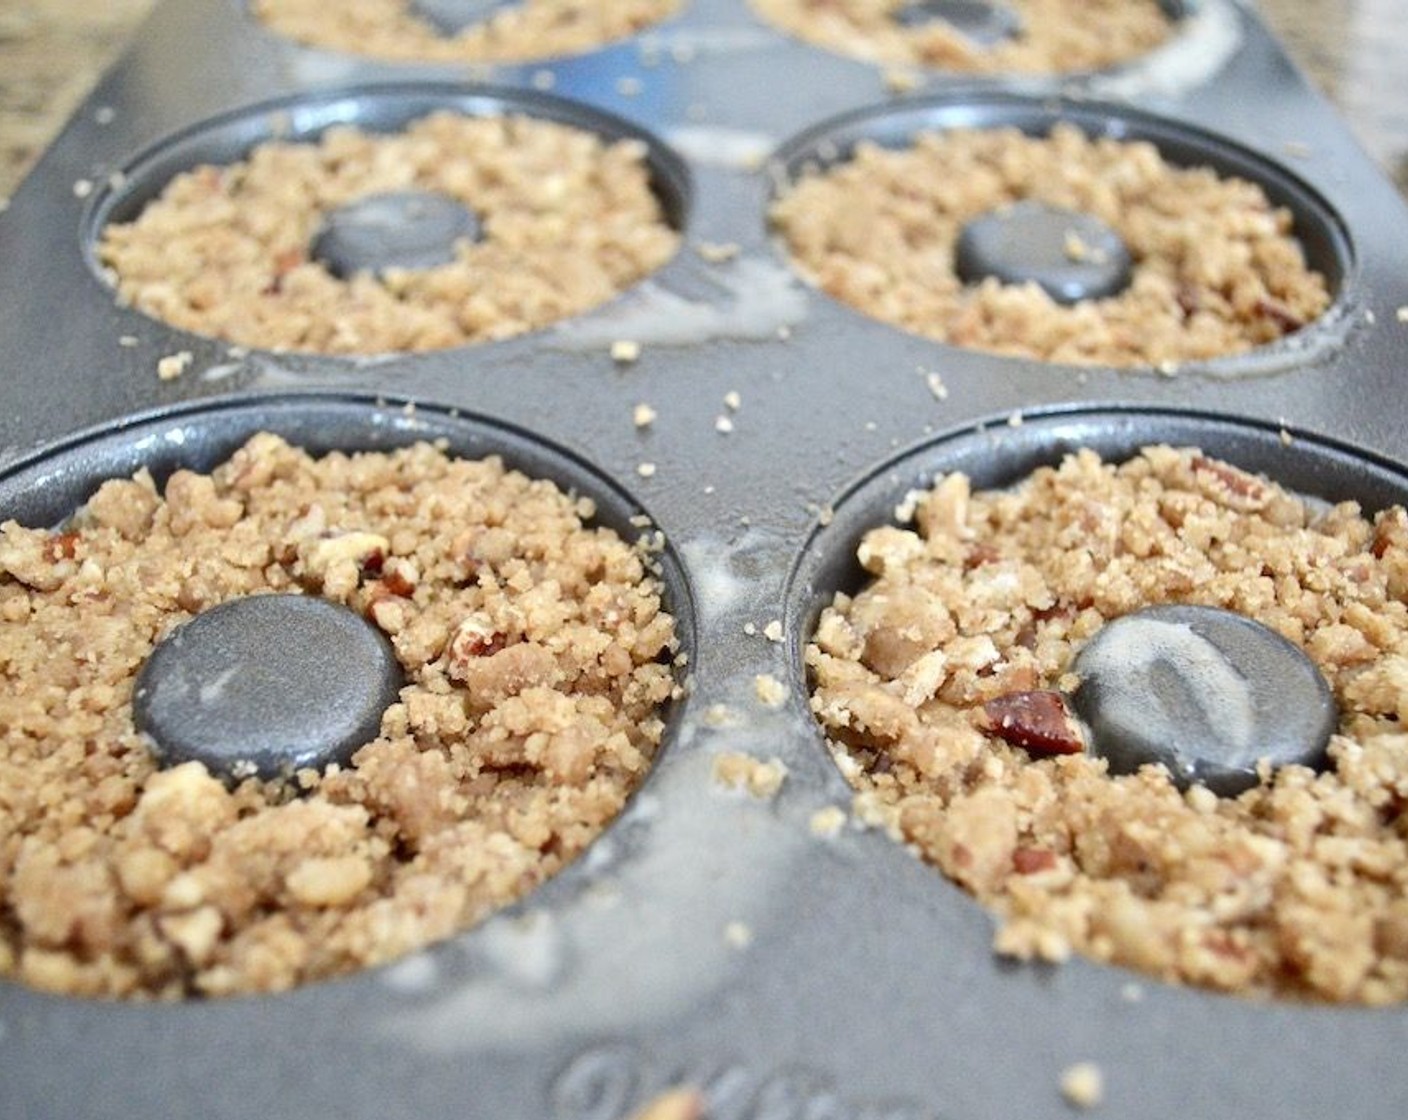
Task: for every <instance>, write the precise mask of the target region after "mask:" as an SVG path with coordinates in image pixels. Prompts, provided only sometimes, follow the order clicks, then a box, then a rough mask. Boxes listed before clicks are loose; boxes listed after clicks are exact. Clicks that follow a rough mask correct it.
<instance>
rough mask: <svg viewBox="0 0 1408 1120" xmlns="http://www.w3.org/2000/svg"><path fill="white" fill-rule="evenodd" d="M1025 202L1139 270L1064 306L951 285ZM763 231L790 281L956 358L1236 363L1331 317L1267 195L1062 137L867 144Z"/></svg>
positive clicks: (938, 136) (1016, 292) (1126, 144)
mask: <svg viewBox="0 0 1408 1120" xmlns="http://www.w3.org/2000/svg"><path fill="white" fill-rule="evenodd" d="M1024 200H1032V201H1037V202H1042V203H1045V204H1047V205H1051V206H1055V207H1060V208H1064V209H1068V210H1075V211H1080V212H1085V213H1089V214H1092V215H1094V216H1095V217H1097V218H1099V219H1100V220H1101V221H1103V222H1105V224H1107V225H1108V226H1110V228H1111V229H1113V230H1114V231H1116V232H1117V233H1118V234H1119V235H1120V237H1121V238H1122V239H1123V240H1124V242H1125V244H1126V245H1127V247H1128V248H1129V251H1130V254H1131V256H1132V258H1133V269H1132V277H1131V280H1130V283H1129V285H1128V287H1126V288H1125V289H1124V290H1123V291H1122V292H1119V293H1118V294H1116V295H1113V296H1109V297H1107V298H1104V299H1090V300H1082V301H1080V302H1078V303H1076V304H1073V305H1071V306H1063V305H1060V304H1057V303H1056V302H1055V301H1053V300H1052V299H1051V298H1050V297H1049V296H1048V295H1047V294H1046V293H1045V292H1044V291H1042V290H1041V289H1040V288H1039V287H1037V286H1036V285H1034V284H1025V285H1018V284H1003V283H1000V282H999V281H998V280H997V279H995V278H993V277H988V278H986V279H984V280H982V281H981V282H980V283H977V284H965V283H963V282H962V281H961V279H960V278H959V276H958V275H957V272H956V270H955V266H954V251H955V246H956V244H957V241H958V238H959V236H960V233H961V231H962V229H963V227H964V226H965V225H966V223H967V222H968V221H970V220H971V219H972V218H975V217H977V216H979V215H983V214H986V213H989V212H991V211H993V210H995V209H998V208H1001V207H1003V206H1006V205H1009V204H1011V203H1014V202H1017V201H1024ZM772 221H773V223H774V224H775V226H776V227H777V228H778V229H779V231H780V232H781V234H782V236H783V238H784V239H785V241H786V243H787V246H788V249H789V251H790V253H791V254H792V258H793V260H794V262H795V263H796V265H797V266H798V268H799V270H800V271H801V272H802V273H803V274H804V275H805V276H806V277H807V278H808V279H809V280H810V281H811V282H813V283H815V284H816V285H817V286H818V287H820V288H821V289H822V290H823V291H825V292H827V293H828V294H829V295H831V296H833V297H835V298H836V299H839V300H841V301H842V302H844V303H847V304H850V305H851V306H853V307H855V308H857V309H858V310H860V311H863V312H865V313H866V314H869V315H872V316H874V317H875V318H877V319H880V320H881V321H883V322H887V323H890V324H893V325H895V326H898V327H901V328H903V329H905V330H908V331H912V332H914V333H916V334H920V335H924V336H927V337H929V338H933V339H936V340H938V341H941V342H947V343H950V344H953V345H956V346H964V347H970V348H973V349H978V350H987V351H992V352H995V353H999V354H1007V355H1013V356H1020V357H1028V358H1038V359H1042V360H1047V361H1056V362H1069V363H1073V364H1078V365H1080V364H1101V365H1112V366H1121V367H1127V366H1153V367H1156V368H1159V369H1161V370H1165V371H1173V370H1174V369H1176V368H1177V364H1178V363H1183V362H1188V361H1196V360H1205V359H1209V358H1215V357H1219V356H1222V355H1228V354H1236V353H1241V352H1243V351H1246V350H1248V349H1250V348H1252V347H1255V346H1260V345H1263V344H1266V343H1269V342H1273V341H1275V340H1276V339H1278V338H1281V337H1282V336H1284V335H1286V334H1289V333H1291V332H1293V331H1296V330H1299V329H1300V328H1301V327H1303V326H1305V325H1306V324H1307V323H1309V322H1310V321H1311V320H1313V319H1315V318H1316V317H1317V316H1319V315H1321V314H1322V313H1323V312H1324V311H1325V309H1326V308H1327V307H1328V306H1329V293H1328V290H1327V287H1326V283H1325V278H1324V277H1323V276H1321V275H1320V274H1319V273H1317V272H1314V271H1313V270H1311V269H1310V268H1309V267H1308V266H1307V265H1306V263H1305V258H1304V253H1303V251H1302V248H1301V245H1300V243H1299V242H1298V241H1297V240H1296V239H1295V237H1294V235H1293V231H1292V219H1291V215H1290V213H1289V211H1287V210H1285V209H1284V208H1278V207H1275V206H1273V205H1272V204H1271V203H1270V202H1269V201H1268V199H1267V198H1266V195H1265V193H1264V192H1263V191H1262V189H1261V188H1260V187H1259V186H1257V185H1256V184H1254V183H1251V182H1247V181H1245V180H1241V179H1237V178H1231V177H1228V178H1223V177H1220V176H1218V175H1217V174H1215V173H1214V172H1212V171H1211V170H1209V169H1207V168H1197V167H1191V168H1187V167H1176V166H1174V165H1172V164H1170V163H1168V162H1166V161H1165V160H1164V159H1163V158H1162V156H1161V155H1160V154H1159V151H1158V149H1157V148H1156V147H1154V145H1152V144H1150V143H1147V142H1144V141H1121V140H1115V139H1111V138H1108V137H1102V138H1098V139H1092V138H1090V137H1087V136H1086V135H1085V134H1084V133H1083V132H1081V131H1080V130H1079V129H1077V128H1075V127H1074V126H1072V125H1069V124H1064V123H1063V124H1058V125H1057V126H1056V127H1055V128H1054V129H1053V130H1052V131H1051V133H1050V134H1049V135H1048V136H1027V135H1025V134H1023V133H1022V132H1020V131H1018V130H1017V129H1013V128H998V129H984V130H976V131H970V130H962V129H960V130H954V131H950V132H943V133H923V134H921V135H919V136H918V137H917V138H916V139H915V141H914V143H913V145H912V146H911V147H908V148H904V149H899V150H891V149H885V148H881V147H879V146H877V145H875V144H870V143H866V144H861V145H860V146H859V147H858V148H857V149H856V152H855V154H854V156H853V158H852V159H850V160H849V161H848V162H845V163H842V164H838V165H836V166H834V167H832V168H830V169H829V170H827V171H823V172H819V173H815V174H808V175H806V176H804V177H803V178H802V179H801V180H800V181H799V182H798V183H797V184H796V185H795V186H793V187H792V188H791V189H790V190H789V191H787V192H786V193H784V194H782V195H781V197H779V198H778V200H777V201H776V202H775V203H774V204H773V207H772Z"/></svg>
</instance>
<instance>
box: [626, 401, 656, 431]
mask: <svg viewBox="0 0 1408 1120" xmlns="http://www.w3.org/2000/svg"><path fill="white" fill-rule="evenodd" d="M657 415H658V414H657V413H656V411H655V409H653V408H651V407H650V405H648V404H646V403H645V402H644V401H642V402H641V403H640V404H638V405H636V406H635V408H633V409H632V410H631V421H632V422H633V423H634V424H635V426H636V427H637V428H648V427H650V425H651V424H653V423H655V420H656V417H657Z"/></svg>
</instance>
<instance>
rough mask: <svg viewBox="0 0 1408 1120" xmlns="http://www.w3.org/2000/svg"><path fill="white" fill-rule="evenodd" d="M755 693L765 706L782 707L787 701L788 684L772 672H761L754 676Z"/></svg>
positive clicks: (760, 702)
mask: <svg viewBox="0 0 1408 1120" xmlns="http://www.w3.org/2000/svg"><path fill="white" fill-rule="evenodd" d="M753 695H754V696H756V697H757V699H758V703H759V704H761V705H762V706H763V707H765V708H780V707H782V705H783V704H785V703H787V686H786V685H784V684H783V683H782V682H781V681H780V680H778V679H777V678H776V677H774V676H773V675H772V674H771V673H759V674H758V675H757V676H756V677H754V678H753Z"/></svg>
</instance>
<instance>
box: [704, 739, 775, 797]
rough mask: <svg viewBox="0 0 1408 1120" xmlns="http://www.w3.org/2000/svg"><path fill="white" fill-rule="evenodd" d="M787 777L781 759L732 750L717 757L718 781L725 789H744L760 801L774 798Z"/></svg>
mask: <svg viewBox="0 0 1408 1120" xmlns="http://www.w3.org/2000/svg"><path fill="white" fill-rule="evenodd" d="M786 779H787V766H786V765H785V764H784V763H783V761H782V760H781V759H778V758H773V759H769V760H768V761H766V762H764V761H763V760H762V759H758V758H754V757H753V756H752V755H747V754H740V753H738V752H735V751H730V752H727V753H725V754H721V755H717V756H716V757H715V758H714V781H715V782H716V783H717V784H718V785H720V786H722V787H723V788H725V789H731V790H742V791H743V792H745V793H747V794H748V795H749V796H750V797H756V798H757V799H758V800H760V801H771V800H772V799H773V798H774V797H776V796H777V794H778V791H779V790H781V789H782V783H783V782H784V781H785V780H786Z"/></svg>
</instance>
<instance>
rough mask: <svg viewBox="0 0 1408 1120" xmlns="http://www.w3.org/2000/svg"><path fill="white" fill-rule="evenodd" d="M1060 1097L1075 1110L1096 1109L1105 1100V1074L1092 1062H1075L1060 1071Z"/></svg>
mask: <svg viewBox="0 0 1408 1120" xmlns="http://www.w3.org/2000/svg"><path fill="white" fill-rule="evenodd" d="M1061 1095H1062V1096H1063V1097H1065V1098H1066V1100H1067V1102H1069V1103H1070V1104H1071V1105H1073V1106H1074V1107H1076V1108H1081V1109H1090V1108H1098V1107H1100V1105H1101V1103H1102V1102H1103V1101H1104V1100H1105V1074H1104V1072H1103V1071H1102V1070H1101V1068H1100V1067H1099V1066H1098V1065H1096V1064H1095V1063H1094V1062H1076V1063H1075V1064H1074V1065H1071V1066H1067V1067H1066V1068H1065V1069H1064V1070H1062V1071H1061Z"/></svg>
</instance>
